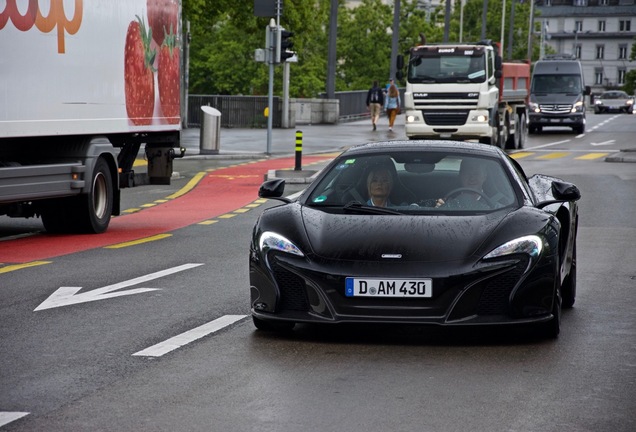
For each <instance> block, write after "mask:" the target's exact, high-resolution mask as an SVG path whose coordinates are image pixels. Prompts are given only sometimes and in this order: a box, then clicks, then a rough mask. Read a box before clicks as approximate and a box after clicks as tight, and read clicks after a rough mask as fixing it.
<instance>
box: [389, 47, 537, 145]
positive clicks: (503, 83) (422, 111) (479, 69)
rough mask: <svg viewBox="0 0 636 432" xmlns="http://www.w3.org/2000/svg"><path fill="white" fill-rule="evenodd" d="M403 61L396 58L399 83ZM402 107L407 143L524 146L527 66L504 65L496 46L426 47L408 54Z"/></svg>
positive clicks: (509, 63)
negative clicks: (472, 142)
mask: <svg viewBox="0 0 636 432" xmlns="http://www.w3.org/2000/svg"><path fill="white" fill-rule="evenodd" d="M404 63H405V62H404V57H403V56H401V55H399V56H398V57H397V70H398V72H397V75H398V79H402V78H404V74H403V71H402V69H403V68H404ZM405 78H406V90H405V93H404V108H405V115H406V122H405V132H406V136H407V137H408V138H409V139H418V138H429V139H430V138H434V139H459V140H478V141H479V142H482V143H487V144H492V145H496V146H499V147H501V148H515V149H518V148H522V147H523V146H524V143H525V140H526V137H527V119H528V108H527V107H528V95H529V86H530V65H529V63H528V62H508V63H504V62H502V59H501V56H500V55H499V47H498V45H497V44H495V43H493V42H491V41H489V40H486V41H481V42H478V43H473V44H466V43H464V44H425V43H422V44H421V45H418V46H415V47H413V48H411V50H410V56H409V59H408V64H407V65H406V77H405Z"/></svg>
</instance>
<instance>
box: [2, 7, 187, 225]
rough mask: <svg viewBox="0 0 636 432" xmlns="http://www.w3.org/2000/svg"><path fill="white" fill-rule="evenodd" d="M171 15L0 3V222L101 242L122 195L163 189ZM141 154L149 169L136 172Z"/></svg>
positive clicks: (170, 96)
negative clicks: (37, 221)
mask: <svg viewBox="0 0 636 432" xmlns="http://www.w3.org/2000/svg"><path fill="white" fill-rule="evenodd" d="M180 10H181V3H180V1H178V0H108V1H86V0H28V1H27V0H24V1H18V0H5V1H4V2H3V1H2V0H0V50H1V51H0V52H2V53H3V54H2V55H1V56H0V94H2V95H3V97H2V98H0V215H10V216H12V217H25V218H28V217H39V218H41V219H42V222H43V225H44V228H45V229H46V230H47V231H49V232H84V233H100V232H103V231H105V230H106V229H107V227H108V224H109V221H110V218H111V216H113V215H118V214H119V213H120V211H121V209H120V196H121V192H120V190H121V189H122V188H126V187H133V186H139V185H142V184H148V183H150V184H166V183H169V182H170V177H171V174H172V161H173V159H174V158H175V157H179V152H178V151H177V152H175V151H174V148H179V147H180V132H181V112H180V100H181V86H180V83H181V77H182V74H181V65H180V59H181V55H180V46H179V45H180V27H179V24H180V19H179V16H180ZM104 138H105V139H104ZM142 147H143V148H144V151H145V153H146V155H145V156H146V158H147V160H148V170H147V173H135V172H134V171H133V163H134V161H135V159H136V158H137V154H138V152H139V149H140V148H142ZM175 153H176V155H175ZM181 155H183V154H181Z"/></svg>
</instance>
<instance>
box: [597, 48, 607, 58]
mask: <svg viewBox="0 0 636 432" xmlns="http://www.w3.org/2000/svg"><path fill="white" fill-rule="evenodd" d="M596 58H597V59H599V60H602V59H604V58H605V45H596Z"/></svg>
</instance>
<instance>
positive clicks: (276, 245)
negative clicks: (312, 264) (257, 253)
mask: <svg viewBox="0 0 636 432" xmlns="http://www.w3.org/2000/svg"><path fill="white" fill-rule="evenodd" d="M258 247H259V248H260V249H261V251H262V252H265V253H267V251H269V250H270V249H274V250H277V251H281V252H285V253H290V254H292V255H298V256H301V257H302V256H305V254H303V253H302V252H301V251H300V249H298V246H296V245H295V244H293V243H292V242H291V241H289V240H288V239H286V238H285V237H283V236H282V235H280V234H276V233H275V232H271V231H265V232H264V233H263V234H261V237H260V239H259V241H258Z"/></svg>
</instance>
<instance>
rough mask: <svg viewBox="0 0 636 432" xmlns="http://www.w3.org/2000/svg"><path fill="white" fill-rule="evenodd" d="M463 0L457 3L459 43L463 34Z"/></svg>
mask: <svg viewBox="0 0 636 432" xmlns="http://www.w3.org/2000/svg"><path fill="white" fill-rule="evenodd" d="M464 1H465V0H460V3H459V43H462V42H463V39H462V38H463V34H464Z"/></svg>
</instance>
